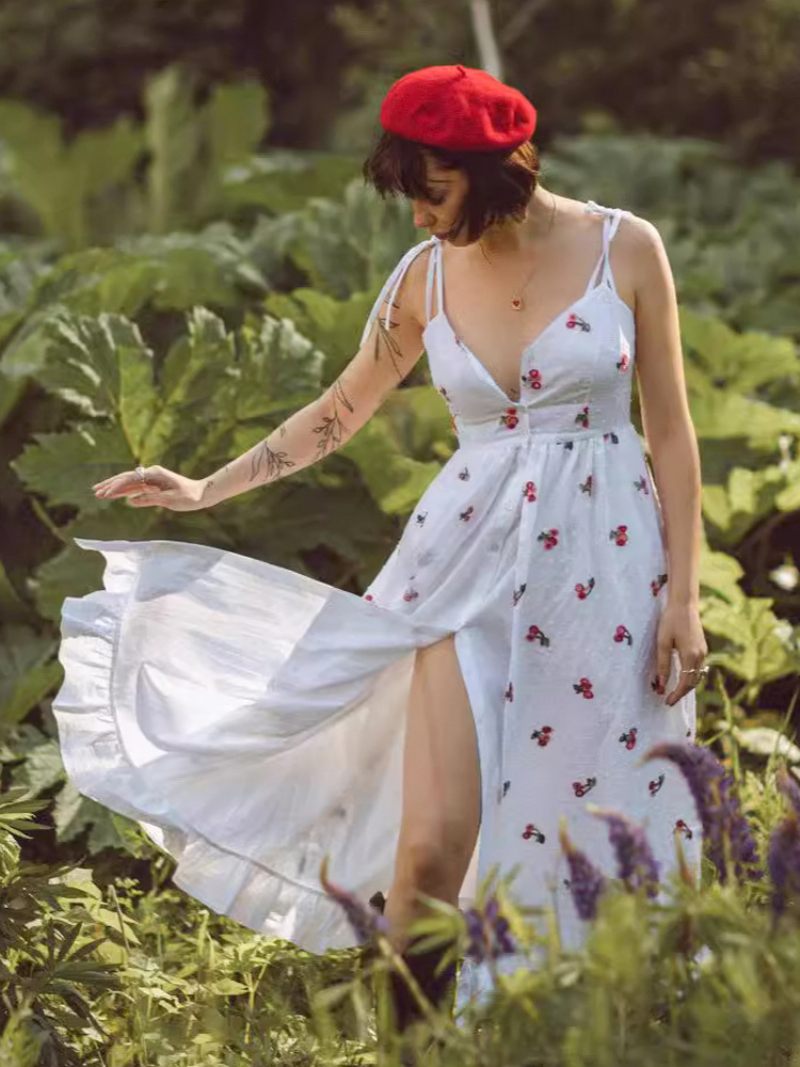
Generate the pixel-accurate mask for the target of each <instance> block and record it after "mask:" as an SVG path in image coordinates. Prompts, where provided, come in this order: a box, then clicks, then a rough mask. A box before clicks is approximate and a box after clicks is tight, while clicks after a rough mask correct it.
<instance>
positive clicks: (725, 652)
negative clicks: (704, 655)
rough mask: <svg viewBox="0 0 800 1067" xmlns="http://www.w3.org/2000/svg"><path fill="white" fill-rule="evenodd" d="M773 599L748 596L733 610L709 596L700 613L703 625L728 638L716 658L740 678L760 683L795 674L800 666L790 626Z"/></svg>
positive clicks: (713, 632)
mask: <svg viewBox="0 0 800 1067" xmlns="http://www.w3.org/2000/svg"><path fill="white" fill-rule="evenodd" d="M772 603H773V602H772V600H771V599H770V598H768V597H746V598H745V599H744V600H743V601H742V602H741V603H740V604H739V605H738V607H737V610H736V611H731V608H730V605H729V604H727V603H724V602H723V601H720V600H715V599H709V600H707V601H705V602H704V603H703V609H702V613H701V618H702V623H703V628H704V629H705V630H707V631H708V632H709V633H711V634H715V635H716V636H718V637H721V638H723V639H724V640H726V641H727V642H729V646H728V647H724V646H723V648H722V650H721V651H720V652H716V651H715V652H714V661H715V662H716V663H718V664H720V665H722V666H724V667H725V668H726V669H727V670H729V671H730V672H731V673H732V674H734V675H735V676H736V677H737V678H741V679H743V680H745V681H747V682H758V684H759V685H765V684H766V683H767V682H770V681H773V680H774V679H776V678H783V677H785V676H786V675H787V674H792V673H793V672H796V671H797V669H798V667H799V666H800V656H798V651H797V647H796V643H795V642H794V641H793V638H792V629H791V626H790V625H789V623H787V622H786V621H785V620H782V619H779V618H777V616H776V615H775V614H774V613H773V611H772ZM731 646H732V647H731Z"/></svg>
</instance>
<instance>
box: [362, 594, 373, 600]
mask: <svg viewBox="0 0 800 1067" xmlns="http://www.w3.org/2000/svg"><path fill="white" fill-rule="evenodd" d="M364 599H365V600H374V599H375V597H374V596H373V595H372V593H365V594H364Z"/></svg>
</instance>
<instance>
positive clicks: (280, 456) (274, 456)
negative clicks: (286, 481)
mask: <svg viewBox="0 0 800 1067" xmlns="http://www.w3.org/2000/svg"><path fill="white" fill-rule="evenodd" d="M293 466H294V461H293V460H291V459H289V457H288V455H287V453H286V452H275V451H274V450H273V449H271V448H270V447H269V444H268V443H267V442H266V441H262V442H261V444H260V445H259V447H258V448H257V449H256V451H255V452H254V453H253V456H252V459H251V463H250V481H251V482H254V481H255V480H256V478H258V476H259V474H260V473H261V469H262V467H263V469H264V477H263V479H262V480H263V481H264V482H272V481H274V480H275V479H276V478H280V476H281V471H283V470H284V468H286V467H293Z"/></svg>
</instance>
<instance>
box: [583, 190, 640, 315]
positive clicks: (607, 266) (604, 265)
mask: <svg viewBox="0 0 800 1067" xmlns="http://www.w3.org/2000/svg"><path fill="white" fill-rule="evenodd" d="M586 210H587V211H600V212H602V213H603V214H604V215H605V218H604V219H603V249H602V251H601V253H600V257H599V259H598V260H597V263H596V264H595V266H594V268H593V270H592V272H591V274H590V276H589V282H588V284H587V286H586V293H584V295H586V294H588V293H590V292H591V291H592V289H594V288H595V287H599V286H601V285H605V286H607V287H608V288H609V289H610V290H611V292H612V293H616V292H617V287H616V283H615V282H614V274H613V272H612V270H611V256H610V245H611V242H612V240H613V239H614V234H615V233H616V232H617V230H618V229H619V224H620V222H621V221H622V216H623V215H627V214H629V212H627V211H624V210H623V209H622V208H609V207H601V205H600V204H596V203H595V202H594V200H590V201H588V203H587V205H586ZM598 275H599V277H598Z"/></svg>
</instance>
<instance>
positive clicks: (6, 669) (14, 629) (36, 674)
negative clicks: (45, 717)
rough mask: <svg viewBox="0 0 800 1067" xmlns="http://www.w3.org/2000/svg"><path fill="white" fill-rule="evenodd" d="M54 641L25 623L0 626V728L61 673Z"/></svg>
mask: <svg viewBox="0 0 800 1067" xmlns="http://www.w3.org/2000/svg"><path fill="white" fill-rule="evenodd" d="M55 649H56V641H55V639H54V638H53V637H49V636H42V635H40V634H37V633H36V631H35V630H33V629H31V628H30V627H28V626H23V625H20V624H16V623H12V624H9V625H6V626H3V627H0V730H7V729H8V727H10V726H14V725H16V723H18V722H21V721H22V719H24V718H25V716H26V715H27V714H28V712H29V711H30V710H31V709H32V708H35V707H36V705H37V704H38V703H39V701H40V700H42V699H44V697H45V696H46V695H47V693H48V692H49V691H50V690H51V689H52V688H53V686H54V685H55V684H56V682H57V681H58V679H59V678H60V676H61V673H62V672H61V666H60V664H59V663H58V661H57V660H55V659H54V658H53V654H54V652H55Z"/></svg>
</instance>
